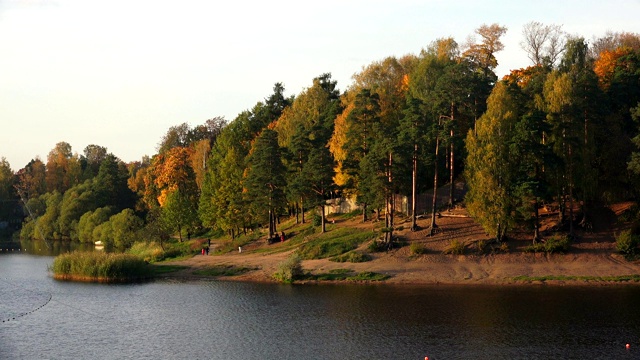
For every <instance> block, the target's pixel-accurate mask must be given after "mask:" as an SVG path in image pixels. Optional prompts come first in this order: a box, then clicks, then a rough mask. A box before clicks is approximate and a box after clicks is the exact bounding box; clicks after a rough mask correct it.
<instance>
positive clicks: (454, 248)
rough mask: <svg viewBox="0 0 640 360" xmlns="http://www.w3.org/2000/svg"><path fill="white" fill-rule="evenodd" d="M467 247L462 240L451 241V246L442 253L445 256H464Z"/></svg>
mask: <svg viewBox="0 0 640 360" xmlns="http://www.w3.org/2000/svg"><path fill="white" fill-rule="evenodd" d="M466 247H467V244H466V243H465V242H464V241H460V240H457V239H456V240H451V242H449V245H448V246H447V247H446V248H445V249H444V250H443V251H442V253H443V254H448V255H462V254H464V249H465V248H466Z"/></svg>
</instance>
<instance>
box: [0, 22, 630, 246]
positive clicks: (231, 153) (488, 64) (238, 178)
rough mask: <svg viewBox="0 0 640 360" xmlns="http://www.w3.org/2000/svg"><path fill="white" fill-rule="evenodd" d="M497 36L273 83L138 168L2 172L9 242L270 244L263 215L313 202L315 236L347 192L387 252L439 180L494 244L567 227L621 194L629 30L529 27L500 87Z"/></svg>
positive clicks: (498, 31)
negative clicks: (308, 79) (541, 228)
mask: <svg viewBox="0 0 640 360" xmlns="http://www.w3.org/2000/svg"><path fill="white" fill-rule="evenodd" d="M506 30H507V29H506V28H504V27H501V26H499V25H496V24H494V25H483V26H481V27H480V28H478V29H477V30H476V32H475V35H476V37H477V41H476V40H475V39H473V38H472V39H471V40H469V42H468V43H466V44H464V45H462V46H461V45H459V44H458V43H456V42H455V41H454V40H453V39H451V38H445V39H439V40H436V41H434V42H433V43H431V44H430V45H429V46H428V47H426V48H425V49H423V50H422V51H421V52H420V53H419V54H418V55H407V56H404V57H401V58H395V57H388V58H386V59H383V60H381V61H376V62H373V63H371V64H369V65H367V66H365V67H363V69H362V71H361V72H359V73H357V74H355V75H354V77H353V83H352V84H351V85H350V86H349V88H348V89H347V90H346V91H345V92H343V93H340V92H339V90H338V88H337V83H336V82H335V81H334V80H332V78H331V75H330V74H323V75H320V76H318V77H317V78H315V79H313V82H312V84H311V85H310V87H308V88H306V89H305V90H303V91H302V92H301V93H300V94H298V95H297V96H295V97H285V96H284V87H283V86H282V85H281V84H276V85H275V87H274V89H273V94H271V95H269V96H268V97H266V98H265V99H264V101H260V102H258V103H257V104H256V105H255V106H254V107H253V108H251V109H250V110H247V111H244V112H242V113H241V114H239V115H238V116H237V117H236V118H235V119H234V120H233V121H231V122H229V123H227V122H226V121H225V120H224V119H222V118H214V119H211V120H208V121H207V122H206V123H205V124H203V125H200V126H196V127H194V128H191V127H190V126H189V125H187V124H182V125H179V126H175V127H172V128H170V129H169V131H168V132H167V134H166V135H165V136H164V138H163V139H162V140H161V142H160V144H159V146H158V154H156V155H154V156H153V157H152V158H145V159H143V161H141V162H135V163H130V164H124V163H122V162H121V161H120V160H118V159H117V157H115V156H114V155H112V154H109V153H108V152H107V150H106V149H104V148H102V147H100V146H95V145H92V146H89V147H87V148H86V149H85V150H84V154H83V155H77V154H73V153H72V152H71V147H70V146H69V145H68V144H66V143H60V144H58V145H57V146H56V148H55V149H54V150H52V152H51V153H50V154H49V156H48V157H47V163H46V164H44V163H43V162H42V161H40V160H38V159H36V160H33V161H32V162H30V163H29V164H28V165H27V166H26V167H25V168H23V169H21V170H20V171H19V172H18V173H17V174H11V171H10V170H9V174H5V172H6V171H5V170H6V169H5V168H9V167H8V164H6V161H4V162H3V164H0V165H2V166H0V174H4V175H2V178H0V184H1V185H2V186H1V187H0V188H1V190H2V191H4V192H3V193H0V196H3V197H4V198H6V199H14V200H15V199H17V198H18V197H19V196H18V195H21V196H22V198H23V199H25V202H26V203H27V204H28V207H25V208H28V209H29V210H30V211H31V213H32V214H31V216H29V217H27V218H26V220H25V222H24V224H23V226H22V229H21V236H22V237H33V238H47V239H62V238H68V239H73V240H80V241H96V240H102V241H103V242H105V243H107V244H112V245H116V246H121V247H126V246H129V245H130V244H131V243H132V242H133V241H135V240H138V239H166V238H167V237H168V236H169V235H171V234H179V236H180V237H181V239H182V236H189V235H190V234H194V233H197V232H203V231H207V230H208V229H216V230H219V231H224V232H227V233H229V234H230V235H231V236H232V237H233V236H236V235H237V234H239V233H242V232H245V231H247V230H248V229H255V228H257V227H260V226H268V229H269V235H270V236H271V235H273V234H274V233H276V232H277V231H278V230H277V223H278V218H279V216H281V215H290V216H295V217H296V219H297V221H300V222H305V221H307V219H305V210H309V209H314V208H316V209H317V210H318V211H317V213H318V214H319V219H320V222H321V224H320V225H321V229H322V230H323V231H324V213H323V211H324V206H323V205H324V204H325V202H326V200H327V199H329V198H332V197H338V196H340V197H351V198H355V199H356V201H357V203H358V204H359V205H360V206H361V207H362V216H363V220H364V221H366V220H367V216H369V214H370V213H371V210H376V213H377V215H376V216H378V217H382V215H383V214H384V221H385V231H384V233H385V236H386V240H387V241H391V239H392V236H393V228H394V218H393V215H394V211H393V209H394V208H395V205H394V203H393V202H394V199H395V196H394V195H395V194H406V195H409V197H410V198H412V199H416V197H417V194H420V193H425V192H427V191H434V192H435V189H436V188H437V187H438V186H441V185H442V184H448V185H449V186H450V187H449V189H450V191H449V196H448V205H449V206H452V205H453V203H454V201H455V200H456V199H454V196H453V183H454V180H456V179H461V180H463V181H465V182H466V184H467V187H468V189H469V192H468V194H467V196H466V198H465V199H464V201H465V203H466V206H467V208H468V209H469V211H470V212H471V214H472V215H473V216H474V217H475V218H476V219H477V220H478V221H479V222H480V223H481V224H482V225H483V226H484V228H485V229H486V231H487V232H488V233H490V234H492V235H494V236H496V238H498V239H502V238H503V237H504V235H505V234H506V233H507V232H508V231H509V230H510V229H512V228H513V227H514V226H515V225H516V224H518V223H523V224H529V225H530V229H532V230H531V231H532V234H533V235H534V237H535V238H536V239H537V238H539V234H538V232H537V230H538V226H537V223H538V220H537V218H538V216H537V214H538V208H539V207H540V206H542V205H543V204H545V203H557V204H559V214H560V215H559V216H561V217H562V220H563V221H566V220H568V221H567V224H568V226H569V227H568V229H569V232H573V226H574V222H575V223H581V224H583V225H584V224H586V223H587V222H589V221H590V220H589V216H590V215H589V214H590V213H591V211H592V210H593V209H596V208H597V207H598V206H601V205H602V204H603V203H608V202H612V201H618V200H625V199H635V197H636V196H637V193H636V192H637V190H636V189H637V186H636V183H637V181H638V177H637V174H638V173H640V156H639V155H638V147H639V146H640V137H638V134H640V130H639V128H638V123H637V122H636V121H637V120H639V119H640V106H638V104H639V102H640V67H639V65H640V36H639V35H637V34H629V33H609V34H607V35H606V36H604V37H602V38H598V39H594V40H593V41H592V42H591V44H589V43H588V42H587V41H586V40H585V39H584V38H581V37H578V36H567V35H566V34H564V33H563V32H562V30H561V27H559V26H546V25H543V24H540V23H535V22H534V23H530V24H527V25H526V26H525V28H524V31H523V36H524V40H523V49H524V50H525V51H526V52H527V54H528V55H529V58H530V59H531V61H532V65H531V66H528V67H525V68H522V69H518V70H513V71H511V73H510V74H508V75H507V76H505V77H504V78H503V79H501V80H500V81H499V80H498V77H497V76H496V74H495V72H494V70H495V68H496V66H497V60H496V57H495V54H496V53H497V52H499V51H500V50H502V49H503V44H502V43H501V41H500V38H501V37H502V36H503V34H504V33H505V32H506ZM9 169H10V168H9ZM7 179H8V180H7ZM7 184H8V185H7ZM433 199H434V201H433V203H432V204H431V209H430V212H431V214H432V217H431V229H432V230H433V229H435V228H436V227H437V223H436V217H435V213H436V205H437V204H436V201H435V199H436V197H435V196H434V197H433ZM5 203H7V204H8V203H11V202H9V201H7V202H5ZM3 204H4V203H3ZM14 204H17V203H16V202H14ZM3 206H4V205H3ZM411 207H412V209H411V211H410V212H411V214H412V215H413V221H412V224H411V226H412V228H414V229H415V228H417V223H416V220H415V215H416V207H415V201H414V202H413V204H412V206H411ZM17 208H19V207H18V206H14V207H13V208H12V210H7V211H8V212H10V211H13V214H16V212H15V209H17ZM577 210H580V211H579V212H580V214H581V218H580V219H578V218H577V217H576V214H574V211H576V212H577ZM19 213H20V212H19ZM2 216H5V218H9V217H10V215H6V214H5V213H3V214H0V217H2ZM574 220H575V221H574Z"/></svg>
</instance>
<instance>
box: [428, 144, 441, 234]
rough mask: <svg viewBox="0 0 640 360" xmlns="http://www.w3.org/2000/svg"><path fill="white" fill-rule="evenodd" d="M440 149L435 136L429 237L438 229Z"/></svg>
mask: <svg viewBox="0 0 640 360" xmlns="http://www.w3.org/2000/svg"><path fill="white" fill-rule="evenodd" d="M439 147H440V138H439V137H438V136H436V152H435V158H434V161H433V163H434V173H433V201H432V202H431V229H430V230H429V235H433V234H434V233H435V229H436V228H437V227H438V225H437V224H436V206H437V204H438V148H439Z"/></svg>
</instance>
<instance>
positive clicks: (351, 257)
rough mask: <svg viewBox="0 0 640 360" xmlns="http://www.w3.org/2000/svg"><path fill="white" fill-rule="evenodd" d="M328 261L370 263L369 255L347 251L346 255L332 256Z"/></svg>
mask: <svg viewBox="0 0 640 360" xmlns="http://www.w3.org/2000/svg"><path fill="white" fill-rule="evenodd" d="M329 260H330V261H335V262H351V263H361V262H367V261H371V260H372V258H371V255H369V254H363V253H360V252H357V251H349V252H348V253H344V254H342V255H338V256H334V257H332V258H330V259H329Z"/></svg>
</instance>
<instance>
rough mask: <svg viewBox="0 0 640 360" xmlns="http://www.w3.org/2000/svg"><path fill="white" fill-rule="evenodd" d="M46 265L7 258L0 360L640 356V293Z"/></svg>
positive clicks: (3, 259)
mask: <svg viewBox="0 0 640 360" xmlns="http://www.w3.org/2000/svg"><path fill="white" fill-rule="evenodd" d="M52 259H53V258H52V257H49V256H34V255H29V254H6V253H5V254H0V321H2V322H1V323H0V358H2V359H4V358H9V359H14V358H27V359H30V358H37V359H42V358H46V359H77V358H100V359H123V358H131V359H159V358H163V359H169V358H171V359H186V358H190V359H204V358H206V359H243V360H244V359H424V357H425V356H429V358H430V359H473V358H487V359H489V358H491V359H531V358H539V359H585V358H590V359H634V358H640V311H639V310H638V305H640V287H635V286H619V287H598V286H596V287H545V286H532V287H491V286H467V287H460V286H411V287H409V286H389V285H375V286H366V285H364V286H363V285H319V286H316V285H311V286H309V285H305V286H287V285H275V284H252V283H237V282H226V281H190V282H181V281H170V280H163V281H155V282H151V283H144V284H131V285H104V284H85V283H72V282H60V281H55V280H53V279H51V277H50V276H49V275H48V274H47V266H48V265H50V263H51V262H52ZM626 343H630V344H631V349H630V350H625V347H624V345H625V344H626Z"/></svg>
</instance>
